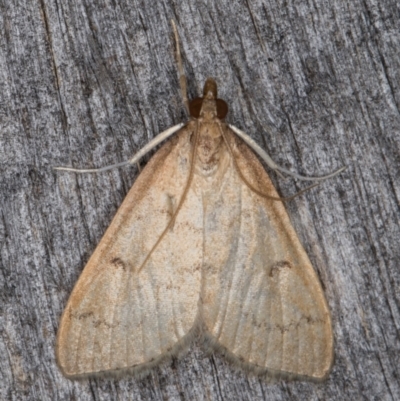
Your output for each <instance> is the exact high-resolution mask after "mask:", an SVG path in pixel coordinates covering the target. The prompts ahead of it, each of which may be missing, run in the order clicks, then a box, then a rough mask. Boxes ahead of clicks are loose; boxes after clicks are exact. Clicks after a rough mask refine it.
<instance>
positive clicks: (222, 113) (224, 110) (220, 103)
mask: <svg viewBox="0 0 400 401" xmlns="http://www.w3.org/2000/svg"><path fill="white" fill-rule="evenodd" d="M216 102H217V117H218V118H219V119H220V120H222V119H224V118H225V117H226V115H227V114H228V105H227V104H226V102H225V101H224V100H222V99H217V100H216Z"/></svg>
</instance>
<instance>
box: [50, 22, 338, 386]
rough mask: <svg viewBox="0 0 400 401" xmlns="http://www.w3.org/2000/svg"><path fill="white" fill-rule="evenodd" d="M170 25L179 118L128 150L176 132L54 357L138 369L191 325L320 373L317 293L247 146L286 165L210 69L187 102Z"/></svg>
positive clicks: (90, 371)
mask: <svg viewBox="0 0 400 401" xmlns="http://www.w3.org/2000/svg"><path fill="white" fill-rule="evenodd" d="M173 28H174V32H175V40H176V43H177V54H178V67H179V71H180V74H181V76H180V82H181V89H182V93H183V98H184V101H185V104H187V107H188V110H189V113H190V119H189V121H188V122H187V123H186V124H178V125H177V126H175V127H172V128H170V129H168V130H167V131H165V132H164V133H162V134H160V135H159V136H158V137H156V138H155V139H154V140H153V141H151V142H150V143H149V144H148V145H147V146H145V147H144V148H143V149H142V150H141V151H139V153H138V154H137V155H135V156H134V157H133V158H132V159H131V160H130V161H129V163H132V164H133V163H136V162H137V161H138V160H139V159H140V158H141V157H142V156H143V155H144V154H145V153H147V152H148V151H149V150H150V149H152V148H154V146H156V145H158V144H159V143H160V142H162V141H164V140H165V139H167V138H168V137H170V136H171V135H173V134H175V135H174V136H173V137H172V138H171V139H170V140H169V141H167V142H166V143H165V144H163V145H162V147H161V148H160V149H159V150H158V151H157V152H156V153H155V154H154V156H153V157H152V158H151V160H150V161H149V162H148V164H147V165H146V167H145V168H144V170H143V171H142V172H141V174H140V176H139V177H138V179H137V180H136V182H135V183H134V185H133V187H132V188H131V190H130V191H129V193H128V195H127V196H126V198H125V200H124V201H123V203H122V205H121V206H120V208H119V210H118V212H117V214H116V216H115V217H114V219H113V220H112V222H111V224H110V226H109V228H108V229H107V231H106V233H105V234H104V237H103V238H102V240H101V241H100V243H99V245H98V246H97V248H96V250H95V251H94V253H93V255H92V256H91V258H90V260H89V261H88V263H87V265H86V267H85V268H84V270H83V272H82V274H81V276H80V278H79V280H78V282H77V283H76V285H75V288H74V289H73V291H72V294H71V296H70V298H69V301H68V303H67V306H66V308H65V311H64V313H63V315H62V318H61V323H60V327H59V330H58V336H57V345H56V356H57V362H58V365H59V367H60V369H61V371H62V373H63V374H64V375H65V376H66V377H68V378H79V377H87V376H96V375H102V374H103V375H104V374H111V375H115V374H118V373H125V372H129V373H132V374H140V373H143V372H145V371H148V369H149V368H151V367H152V366H155V365H157V364H159V363H160V362H161V361H162V360H164V359H166V358H168V357H171V356H174V355H177V354H178V352H179V351H180V350H181V349H182V348H185V347H186V346H187V345H188V343H189V342H190V340H191V339H192V338H193V336H194V334H195V333H200V335H201V336H203V338H204V339H205V342H206V343H207V344H210V345H211V346H213V347H215V348H217V349H218V350H222V351H223V352H224V353H225V354H226V355H227V356H228V357H229V358H230V359H232V360H233V361H235V362H236V363H238V364H239V365H241V366H243V367H245V368H247V369H248V370H252V371H254V372H256V373H269V374H275V375H284V376H289V377H296V378H299V377H300V378H310V379H315V380H319V379H323V378H325V377H326V376H327V375H328V373H329V371H330V368H331V365H332V359H333V335H332V327H331V319H330V313H329V310H328V306H327V302H326V300H325V297H324V294H323V291H322V288H321V285H320V283H319V280H318V277H317V275H316V273H315V271H314V269H313V267H312V265H311V263H310V260H309V258H308V256H307V254H306V252H305V251H304V249H303V247H302V245H301V244H300V241H299V239H298V237H297V235H296V233H295V231H294V229H293V227H292V225H291V223H290V220H289V217H288V215H287V212H286V210H285V207H284V205H283V202H282V201H281V198H280V197H279V195H278V194H277V192H276V190H275V188H274V186H273V185H272V183H271V181H270V179H269V177H268V175H267V173H266V172H265V170H264V168H263V166H262V164H261V162H260V161H259V159H258V157H257V156H256V154H255V153H257V154H258V156H260V157H261V158H262V159H263V160H264V161H265V162H266V163H267V164H269V166H270V167H272V168H273V169H274V170H276V171H281V172H284V173H288V171H287V170H285V169H283V168H281V167H279V166H277V165H276V164H275V163H274V162H273V161H272V160H271V159H270V158H269V156H268V155H267V154H266V153H265V152H264V151H263V150H262V149H261V148H260V147H259V146H258V145H257V144H256V143H255V142H254V141H253V140H252V139H251V138H250V137H248V136H247V135H246V134H245V133H244V132H242V131H241V130H239V129H238V128H235V127H233V126H232V125H229V124H227V123H226V122H225V120H224V119H225V116H226V114H227V112H228V107H227V104H226V103H225V102H224V101H223V100H221V99H219V98H218V94H217V85H216V83H215V81H214V80H213V79H212V78H209V79H207V81H206V83H205V85H204V91H203V96H202V97H200V98H196V99H194V100H192V101H191V102H190V103H189V102H188V101H187V96H186V80H185V77H184V74H183V67H182V61H181V58H180V51H179V42H178V34H177V31H176V27H175V25H174V24H173ZM254 152H255V153H254ZM122 164H126V163H122ZM122 164H118V165H114V166H110V167H106V168H103V169H98V170H75V169H70V168H58V169H60V170H69V171H79V172H92V171H104V170H106V169H108V168H111V167H116V166H120V165H122ZM342 170H343V169H339V170H338V171H336V172H334V173H332V174H330V175H328V176H325V177H320V178H316V177H311V179H326V178H327V177H331V176H333V175H335V174H338V173H339V172H340V171H342ZM294 176H295V177H297V178H305V177H302V176H299V175H297V174H294ZM306 179H308V178H306Z"/></svg>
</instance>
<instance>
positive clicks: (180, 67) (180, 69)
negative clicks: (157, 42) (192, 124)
mask: <svg viewBox="0 0 400 401" xmlns="http://www.w3.org/2000/svg"><path fill="white" fill-rule="evenodd" d="M171 24H172V29H173V30H174V36H175V44H176V62H177V64H178V73H179V85H180V87H181V95H182V100H183V104H184V105H185V109H186V112H187V113H188V114H189V100H188V96H187V81H186V75H185V71H184V69H183V63H182V56H181V48H180V46H179V36H178V30H177V29H176V25H175V21H174V20H171Z"/></svg>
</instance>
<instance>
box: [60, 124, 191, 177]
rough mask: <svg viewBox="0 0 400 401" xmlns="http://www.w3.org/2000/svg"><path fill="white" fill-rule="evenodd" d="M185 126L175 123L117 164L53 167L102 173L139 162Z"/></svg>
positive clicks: (76, 171)
mask: <svg viewBox="0 0 400 401" xmlns="http://www.w3.org/2000/svg"><path fill="white" fill-rule="evenodd" d="M183 126H184V124H183V123H180V124H178V125H174V126H173V127H171V128H168V129H167V130H165V131H164V132H161V134H159V135H157V136H156V137H155V138H154V139H152V140H151V141H150V142H149V143H148V144H147V145H145V146H144V147H143V148H142V149H140V150H139V152H137V153H136V154H135V155H134V156H133V157H132V159H130V160H128V161H125V162H121V163H116V164H111V165H110V166H105V167H101V168H93V169H76V168H71V167H53V169H54V170H61V171H70V172H74V173H101V172H103V171H107V170H111V169H113V168H116V167H124V166H127V165H128V164H135V163H138V162H139V160H140V159H141V158H142V157H143V156H144V155H145V154H146V153H148V152H150V151H151V150H152V149H153V148H155V147H156V146H157V145H158V144H159V143H161V142H162V141H164V140H165V139H167V138H168V137H170V136H171V135H172V134H174V133H175V132H176V131H179V130H180V129H181V128H182V127H183Z"/></svg>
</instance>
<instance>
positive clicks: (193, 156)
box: [137, 121, 199, 273]
mask: <svg viewBox="0 0 400 401" xmlns="http://www.w3.org/2000/svg"><path fill="white" fill-rule="evenodd" d="M198 138H199V123H198V121H197V126H196V131H195V134H194V144H193V150H192V160H191V162H190V167H189V176H188V180H187V182H186V185H185V189H184V190H183V193H182V196H181V199H180V201H179V204H178V206H177V208H176V210H175V212H174V213H173V215H172V216H171V220H170V221H169V223H168V224H167V227H165V229H164V231H163V232H162V233H161V235H160V236H159V237H158V240H157V242H156V243H155V244H154V245H153V247H152V248H151V250H150V252H149V253H148V254H147V256H146V258H145V259H144V261H143V263H142V264H141V265H140V267H139V269H138V271H137V272H138V273H140V271H141V270H142V268H143V267H144V266H145V264H146V263H147V261H148V260H149V258H150V256H151V255H152V253H153V252H154V250H155V249H156V248H157V246H158V245H159V244H160V242H161V241H162V239H163V238H164V236H165V234H166V233H167V232H168V230H169V229H170V228H171V227H172V226H173V224H174V223H175V219H176V216H177V215H178V213H179V211H180V209H181V208H182V205H183V202H184V201H185V199H186V196H187V193H188V192H189V188H190V185H191V183H192V180H193V175H194V163H195V158H196V150H197V144H198Z"/></svg>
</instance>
